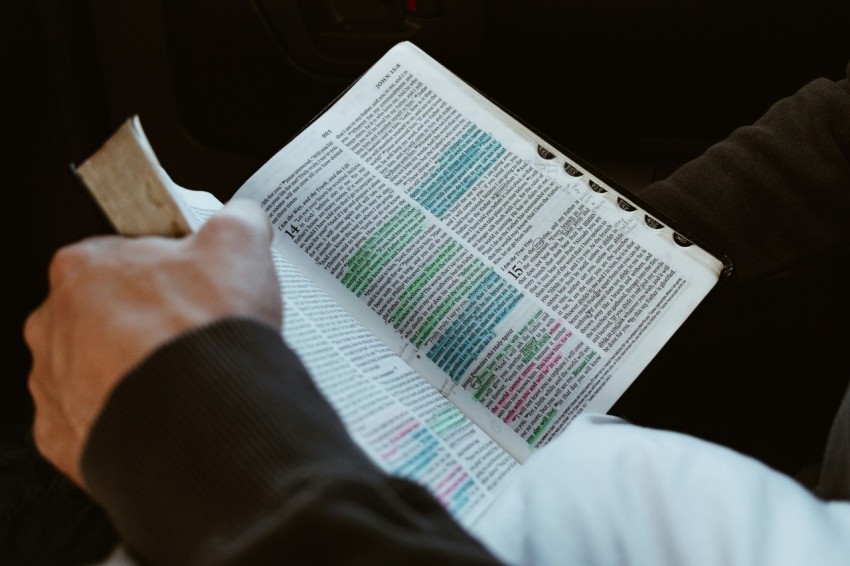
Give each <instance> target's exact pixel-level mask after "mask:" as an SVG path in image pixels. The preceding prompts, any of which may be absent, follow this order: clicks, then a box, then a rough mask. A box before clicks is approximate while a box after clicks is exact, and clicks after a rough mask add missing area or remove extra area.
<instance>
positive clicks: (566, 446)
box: [473, 415, 850, 566]
mask: <svg viewBox="0 0 850 566" xmlns="http://www.w3.org/2000/svg"><path fill="white" fill-rule="evenodd" d="M473 531H474V532H475V534H476V535H477V536H478V537H479V538H480V539H481V540H482V541H483V542H484V543H485V544H486V545H487V546H488V547H490V548H491V549H492V551H493V552H494V553H496V554H497V555H498V556H500V557H501V558H502V559H503V560H505V561H506V562H508V563H511V564H581V565H594V564H600V565H602V564H605V565H610V564H616V565H618V566H619V565H633V564H646V565H651V566H660V565H666V564H674V565H676V566H683V565H695V564H711V565H723V566H735V565H744V564H746V565H748V566H751V565H753V564H765V565H770V566H780V565H794V566H799V565H801V564H803V565H818V566H826V565H832V564H841V565H842V566H846V565H847V564H850V503H846V502H826V501H822V500H820V499H818V498H816V497H814V496H813V495H812V494H811V493H810V492H809V491H807V490H806V489H804V488H803V487H802V486H800V485H799V484H798V483H796V482H795V481H794V480H792V479H790V478H789V477H787V476H785V475H783V474H780V473H778V472H776V471H774V470H772V469H770V468H768V467H766V466H765V465H763V464H761V463H760V462H758V461H756V460H754V459H752V458H749V457H746V456H743V455H741V454H739V453H736V452H733V451H731V450H729V449H726V448H723V447H721V446H717V445H714V444H710V443H708V442H704V441H701V440H698V439H695V438H693V437H690V436H686V435H682V434H677V433H672V432H667V431H660V430H653V429H646V428H641V427H637V426H634V425H631V424H628V423H626V422H625V421H622V420H620V419H617V418H615V417H610V416H605V415H583V416H581V417H579V418H577V419H576V420H575V421H574V422H573V423H572V424H570V426H569V427H567V430H566V431H565V432H564V433H563V434H562V435H561V436H560V437H559V438H558V439H557V440H555V441H554V442H552V443H551V444H549V445H547V446H546V447H545V448H543V449H541V450H540V451H539V452H537V453H536V454H534V455H533V456H532V457H531V458H530V459H529V460H528V462H527V463H526V465H525V466H523V469H522V470H521V471H520V473H519V474H518V475H517V478H516V481H514V482H513V483H511V484H510V485H509V486H508V487H507V489H506V491H505V492H503V493H502V494H501V495H500V496H499V498H498V499H497V501H496V503H495V504H494V505H493V506H492V507H491V508H490V509H489V510H488V511H487V514H486V516H485V517H483V518H482V520H481V521H479V522H478V523H477V524H476V526H475V528H474V529H473Z"/></svg>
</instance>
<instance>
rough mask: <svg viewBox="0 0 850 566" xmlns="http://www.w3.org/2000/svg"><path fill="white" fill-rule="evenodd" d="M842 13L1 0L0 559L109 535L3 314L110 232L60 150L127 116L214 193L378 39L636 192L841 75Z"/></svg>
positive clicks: (479, 3)
mask: <svg viewBox="0 0 850 566" xmlns="http://www.w3.org/2000/svg"><path fill="white" fill-rule="evenodd" d="M848 21H850V4H848V3H847V2H839V1H832V0H815V1H809V0H807V1H803V0H787V1H783V2H767V1H760V2H744V3H742V2H732V1H714V2H709V1H705V0H703V1H699V0H660V1H654V2H642V3H641V2H627V1H623V0H609V1H606V2H586V1H585V2H579V1H577V0H566V1H543V0H537V1H522V0H464V1H463V2H461V1H454V0H221V1H219V2H203V1H200V0H169V1H164V0H143V1H138V2H114V1H112V0H61V1H60V0H40V1H38V2H17V3H14V5H13V6H12V7H10V8H9V9H8V10H7V13H6V16H5V17H4V26H5V28H6V29H5V30H4V36H5V37H6V41H7V42H9V44H8V45H7V47H6V49H4V51H5V52H6V58H7V61H6V77H7V79H6V83H5V84H6V88H5V90H6V92H7V96H9V97H10V98H9V101H8V102H7V104H6V108H5V113H4V114H5V117H6V120H5V122H6V124H7V125H6V128H5V130H6V131H7V132H9V135H7V143H6V145H5V151H4V153H5V159H6V160H7V162H6V169H7V170H11V171H12V172H13V174H12V176H11V179H10V178H9V177H8V176H7V177H6V179H7V186H6V187H5V192H6V194H8V195H12V199H13V200H12V205H11V206H8V205H7V206H6V207H4V208H5V209H6V211H7V212H6V220H7V221H6V223H5V224H6V226H7V228H6V233H7V238H9V239H8V242H9V243H11V244H12V246H10V247H12V248H15V252H14V253H12V255H11V257H13V258H16V257H17V258H19V259H18V260H17V261H13V262H10V265H9V267H8V268H7V271H6V273H7V275H8V276H9V277H10V279H12V280H14V283H13V284H12V287H13V289H14V291H13V293H14V295H10V296H9V300H7V303H8V304H10V307H9V308H8V310H7V312H9V311H11V317H10V318H7V320H8V321H10V323H9V328H8V335H9V336H11V344H12V346H11V347H7V352H8V353H10V355H11V358H12V364H11V366H10V369H8V370H7V371H5V372H4V378H3V380H2V383H0V401H2V411H0V417H2V423H0V443H2V444H0V482H1V484H2V495H0V498H2V499H0V506H2V507H0V509H2V521H3V522H4V524H3V528H2V529H0V563H3V564H35V563H61V564H76V563H91V562H92V561H96V560H99V559H101V558H103V556H104V555H105V553H106V552H108V550H109V548H111V546H112V545H113V544H114V542H115V535H114V533H113V532H112V529H111V526H110V525H109V522H108V520H107V519H106V518H105V516H104V515H103V514H102V512H101V511H100V510H99V509H98V508H97V507H96V506H95V505H93V504H92V503H91V502H89V501H88V500H87V498H86V496H85V495H84V494H83V493H82V492H81V491H80V490H79V489H78V488H77V487H76V486H74V485H72V484H71V483H70V482H68V481H67V480H64V479H63V478H62V477H60V476H58V474H57V473H56V472H55V471H54V470H53V469H52V468H51V467H50V466H49V465H48V464H46V463H45V462H44V461H43V460H41V459H40V458H39V457H38V455H37V453H36V452H35V449H34V447H33V444H32V440H31V437H30V435H29V429H30V426H31V423H32V413H33V408H32V404H31V402H30V400H29V394H28V392H27V388H26V377H27V374H28V371H29V366H30V359H29V353H28V350H27V348H26V346H25V344H24V342H23V339H22V337H21V327H22V325H23V321H24V319H25V318H26V316H27V314H28V313H29V312H30V311H31V310H32V309H33V308H35V307H36V306H37V305H38V304H39V302H40V301H41V300H42V299H43V298H44V296H45V293H46V290H47V283H46V266H47V264H48V262H49V260H50V257H51V256H52V254H53V252H54V251H55V250H56V249H57V248H58V247H59V246H61V245H62V244H66V243H69V242H72V241H75V240H78V239H80V238H82V237H85V236H89V235H94V234H99V233H108V232H110V226H109V224H108V222H107V221H106V220H105V218H104V217H103V216H102V215H101V213H100V211H99V209H98V207H97V206H96V205H95V203H94V202H93V201H92V200H91V199H90V197H89V196H88V195H87V194H86V192H85V191H84V190H83V189H82V187H81V186H80V185H79V182H78V181H77V180H76V179H75V178H74V176H73V175H72V174H71V172H70V167H69V166H70V165H71V164H73V163H79V162H80V161H82V160H83V159H85V158H86V157H88V156H89V155H90V154H91V153H92V152H93V151H94V150H96V149H97V148H98V147H99V145H100V144H101V143H102V142H103V141H104V140H106V138H107V137H108V136H109V135H110V134H111V133H112V132H113V131H114V130H115V129H116V128H117V127H118V125H119V124H121V123H122V122H123V121H124V120H125V119H127V118H128V117H130V116H132V115H134V114H138V115H139V116H140V118H141V121H142V124H143V125H144V129H145V132H146V133H147V135H148V137H149V139H150V140H151V143H152V146H153V147H154V149H155V151H156V154H157V156H158V157H159V159H160V161H161V162H162V164H163V166H164V168H165V169H166V171H168V173H169V174H170V175H171V176H172V177H173V179H174V180H175V181H176V182H177V183H178V184H180V185H182V186H185V187H188V188H195V189H203V190H207V191H209V192H211V193H213V194H215V195H216V196H217V197H219V199H221V200H222V201H225V200H227V198H228V197H229V196H230V195H231V194H232V193H233V192H234V191H235V190H236V189H237V188H238V187H239V186H240V185H241V183H242V182H244V181H245V180H246V179H247V178H248V176H249V175H250V174H251V173H252V172H253V171H254V170H256V169H257V168H258V167H259V166H260V165H261V164H262V163H264V162H265V161H266V160H267V159H268V158H270V157H271V156H272V155H273V154H274V153H275V152H276V151H277V150H278V149H279V148H281V147H282V146H283V145H285V144H286V143H287V142H288V141H289V140H290V139H291V138H292V137H293V136H294V135H296V134H297V133H298V131H299V130H300V129H301V128H302V127H303V126H304V125H305V124H307V123H308V122H309V121H310V120H311V119H312V118H313V117H315V116H316V115H317V114H318V113H319V112H321V111H322V109H323V108H324V107H325V106H326V105H328V104H329V103H330V102H332V101H333V100H334V98H335V97H336V96H337V95H339V94H340V93H341V92H342V91H343V90H344V89H345V88H346V86H348V85H349V84H350V83H351V82H352V81H353V80H354V79H355V78H357V77H358V76H359V75H360V74H361V73H363V72H364V71H365V70H366V69H367V68H368V67H369V66H370V64H371V63H372V62H374V61H375V60H376V59H377V58H378V57H379V56H380V55H381V54H383V53H384V52H385V51H386V50H387V49H388V48H389V47H390V46H392V45H393V44H395V43H397V42H399V41H411V42H414V43H415V44H417V45H418V46H419V47H421V48H423V49H424V50H425V51H426V52H427V53H429V54H430V55H431V56H433V57H434V58H436V59H437V60H438V61H440V62H441V63H443V64H444V65H445V66H447V67H448V68H449V69H451V70H452V71H454V72H455V73H456V74H457V75H459V76H460V77H461V78H462V79H464V80H466V81H467V82H468V83H470V84H471V85H472V86H474V87H475V88H477V89H478V90H480V91H481V92H482V93H484V94H485V95H486V96H488V97H489V98H490V99H492V100H493V101H494V102H496V103H497V104H499V105H500V106H502V107H503V108H504V109H506V110H507V111H509V112H510V113H511V114H513V115H515V116H517V117H518V118H519V119H521V120H522V121H524V122H525V123H527V124H529V125H530V126H532V127H533V128H535V129H536V130H538V131H539V132H541V133H542V134H543V135H544V136H546V137H547V138H548V139H551V140H552V141H553V142H554V143H556V144H558V145H559V146H560V147H563V148H565V149H567V150H568V151H570V152H571V153H573V154H575V155H576V156H578V157H579V158H581V159H582V160H584V161H585V162H587V163H588V164H590V165H591V166H593V167H595V168H596V169H597V170H599V171H600V172H602V173H603V174H605V175H606V176H607V177H608V178H610V179H611V180H612V181H614V182H616V183H618V184H620V185H621V186H623V187H624V188H625V189H627V190H629V191H633V192H635V193H636V194H639V193H640V191H641V190H642V189H643V188H644V187H646V186H647V185H649V184H650V183H651V182H653V181H655V180H658V179H662V178H664V177H665V176H666V175H668V174H669V173H671V172H672V171H674V170H675V169H676V168H677V167H678V166H680V165H681V164H683V163H685V162H687V161H688V160H690V159H692V158H694V157H696V156H698V155H699V154H700V153H702V152H703V151H704V150H705V149H706V148H708V147H709V146H710V145H711V144H712V143H715V142H717V141H719V140H721V139H723V138H725V137H726V136H727V135H728V134H729V133H730V132H731V131H732V130H733V129H734V128H736V127H738V126H742V125H745V124H750V123H752V122H753V121H755V120H756V119H757V118H758V117H759V116H760V115H761V114H762V113H763V112H764V111H765V110H766V109H767V108H768V107H769V106H770V105H771V104H772V103H773V102H775V101H776V100H778V99H780V98H782V97H784V96H787V95H790V94H792V93H793V92H794V91H795V90H797V89H798V88H800V87H801V86H803V85H804V84H806V83H807V82H809V81H811V80H813V79H815V78H818V77H827V78H830V79H833V80H840V79H841V78H842V77H844V76H845V67H846V65H847V62H848V60H850V34H847V33H846V28H847V26H846V24H847V22H848ZM13 227H14V228H13ZM18 243H23V249H22V250H21V251H20V252H18V251H17V247H18V245H17V244H18ZM8 316H10V315H7V317H8Z"/></svg>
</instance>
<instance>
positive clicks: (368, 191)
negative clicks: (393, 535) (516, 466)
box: [235, 43, 722, 462]
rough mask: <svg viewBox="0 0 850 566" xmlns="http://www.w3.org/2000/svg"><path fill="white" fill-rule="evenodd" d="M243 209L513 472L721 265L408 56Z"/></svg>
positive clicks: (622, 382)
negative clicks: (491, 442) (493, 444)
mask: <svg viewBox="0 0 850 566" xmlns="http://www.w3.org/2000/svg"><path fill="white" fill-rule="evenodd" d="M553 157H555V159H554V160H553ZM235 196H236V197H242V198H251V199H253V200H255V201H257V202H259V203H260V204H261V205H262V206H263V207H264V209H265V210H266V211H267V213H268V215H269V218H270V219H271V221H272V224H273V225H274V228H275V246H276V247H277V249H278V250H279V251H280V252H281V253H282V254H284V255H285V256H286V257H287V259H288V260H290V261H292V263H293V264H294V265H295V266H296V267H297V268H298V270H299V271H301V272H302V273H304V274H305V275H307V276H308V277H309V278H310V279H311V280H312V281H314V282H315V283H316V284H317V285H318V286H320V287H321V288H322V289H323V290H324V291H325V292H326V293H327V294H328V295H329V296H330V297H332V298H333V299H334V300H335V301H337V302H338V303H339V304H340V305H342V306H343V307H344V308H345V309H346V310H347V311H348V312H349V313H351V314H352V316H353V317H354V318H355V319H356V320H358V321H359V322H360V323H361V324H363V325H364V326H365V327H366V328H368V329H369V331H370V332H372V333H374V334H375V335H376V336H378V337H379V338H380V339H381V340H382V341H383V342H384V343H385V344H386V345H387V347H388V348H389V349H390V350H392V351H393V352H395V354H397V355H398V356H399V357H400V358H401V359H403V360H404V361H405V362H406V363H407V364H409V366H410V367H411V368H412V369H413V370H415V372H416V373H418V374H419V375H421V376H423V377H424V378H425V379H427V380H428V382H430V384H431V385H432V386H433V387H434V388H435V389H436V390H438V391H439V392H440V393H442V394H443V395H444V396H445V397H446V398H448V399H450V400H451V401H452V402H453V403H454V404H455V405H457V406H458V407H460V408H461V409H462V410H463V412H464V413H466V414H467V415H468V416H469V417H470V418H471V419H472V420H473V421H475V422H476V423H477V424H478V425H479V426H480V427H481V428H482V429H483V430H485V431H486V432H487V433H488V434H489V435H490V436H492V437H493V438H494V439H496V440H497V441H498V442H499V443H500V444H501V445H502V446H503V447H505V449H506V450H508V451H509V452H510V453H511V454H512V455H513V456H514V457H515V458H516V459H517V460H519V461H520V462H521V461H523V460H524V459H525V458H527V457H528V456H529V455H530V454H531V453H533V451H534V450H535V449H537V448H539V447H541V446H543V445H545V444H546V443H547V442H548V441H549V440H550V439H552V438H554V437H555V435H557V434H558V433H559V432H560V431H561V430H563V428H564V427H565V426H567V425H568V423H569V422H570V421H571V420H572V419H573V418H574V417H575V416H576V415H577V414H578V413H579V412H581V411H585V410H590V411H596V412H605V411H607V410H608V409H609V408H610V407H611V405H613V403H614V402H615V401H616V400H617V398H619V396H620V395H622V393H623V392H624V391H625V389H626V388H627V387H628V386H629V384H631V382H632V381H633V380H634V379H635V378H636V376H637V375H638V374H639V373H640V371H641V370H642V369H643V368H644V367H645V366H646V365H647V364H648V363H649V361H650V360H651V359H652V357H653V356H654V355H655V354H656V353H657V352H658V350H659V349H660V348H661V347H662V346H663V344H664V343H665V342H666V341H667V339H668V338H669V337H670V336H671V335H672V334H673V332H674V331H675V330H676V329H677V328H678V327H679V326H680V325H681V323H682V322H683V321H684V320H685V318H687V316H688V315H689V314H690V313H691V312H692V311H693V309H694V308H695V307H696V306H697V305H698V304H699V302H700V301H701V300H702V299H703V298H704V296H705V295H706V294H707V293H708V292H709V291H710V289H711V288H712V287H713V286H714V285H715V283H716V282H717V280H718V277H719V274H720V272H721V270H722V264H721V262H720V261H718V260H716V258H713V257H712V256H710V254H707V253H705V252H704V251H703V250H701V249H700V248H699V247H697V246H694V245H691V244H690V243H689V242H687V241H684V240H682V239H681V238H678V234H675V233H674V232H672V230H670V228H668V227H666V226H663V225H662V224H660V223H658V222H650V220H652V219H650V218H649V217H647V216H646V215H645V214H644V213H643V211H641V210H640V209H638V208H636V207H635V206H634V205H633V204H632V203H629V202H628V201H627V200H624V199H622V198H620V197H618V196H617V195H616V193H615V192H614V191H612V190H610V187H606V186H605V185H604V183H603V182H602V181H601V180H599V179H595V178H594V177H593V176H592V175H590V174H588V173H585V172H582V171H580V170H578V169H576V168H575V167H573V166H572V164H571V163H570V162H569V160H566V158H565V156H562V155H560V156H559V155H556V154H554V153H552V152H549V151H544V150H541V148H540V145H539V143H538V140H537V138H536V137H535V136H534V135H533V134H532V133H531V132H530V131H528V130H527V129H526V128H524V127H523V126H522V125H521V124H519V123H518V122H516V121H514V120H513V119H512V118H510V117H509V116H508V115H507V114H505V113H504V112H502V111H500V110H499V109H498V108H497V107H495V105H493V104H491V103H489V102H488V101H487V100H486V99H484V98H483V97H482V96H481V95H480V94H478V93H477V92H476V91H474V90H473V89H472V88H470V87H469V86H468V85H466V84H465V83H464V82H463V81H461V80H460V79H458V78H457V77H455V76H454V75H452V74H451V73H450V72H448V71H447V70H446V69H444V68H443V67H442V66H441V65H439V64H438V63H437V62H435V61H434V60H433V59H431V58H430V57H429V56H427V55H426V54H425V53H423V52H422V51H421V50H419V49H418V48H417V47H415V46H413V45H412V44H410V43H402V44H399V45H398V46H396V47H394V48H393V49H392V50H390V51H389V52H388V53H387V55H386V56H384V57H383V58H382V59H381V60H380V61H379V62H378V63H377V64H376V65H374V66H373V67H372V68H371V69H370V70H369V71H367V72H366V73H365V74H364V75H363V76H362V77H361V78H360V79H359V80H358V81H357V82H356V83H355V84H354V85H352V87H351V88H350V89H349V90H348V91H347V92H346V93H345V94H344V95H343V96H341V97H340V98H339V99H338V100H337V101H336V102H335V103H334V104H333V105H332V106H331V107H330V108H328V109H327V110H326V111H325V112H324V113H323V114H322V115H320V116H319V117H317V118H316V119H315V120H314V121H313V122H312V123H311V124H310V125H309V126H308V127H307V128H306V129H305V130H304V131H303V132H302V133H301V134H299V135H298V136H297V137H296V138H295V139H294V140H293V141H292V142H291V143H289V144H287V145H286V146H285V147H284V148H283V149H282V150H280V152H278V153H277V154H276V155H275V156H274V157H272V159H270V160H269V161H268V162H267V163H266V164H265V165H264V166H263V167H261V168H260V170H259V171H257V173H255V174H254V175H253V176H252V177H251V178H250V179H249V180H248V181H247V182H246V183H245V184H244V185H243V186H242V187H241V188H240V189H239V191H237V193H236V195H235ZM677 240H678V241H677Z"/></svg>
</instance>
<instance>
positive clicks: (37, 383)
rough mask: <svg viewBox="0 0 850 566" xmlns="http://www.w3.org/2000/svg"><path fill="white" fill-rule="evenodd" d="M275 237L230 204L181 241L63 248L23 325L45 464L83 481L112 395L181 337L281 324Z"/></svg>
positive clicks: (117, 241)
mask: <svg viewBox="0 0 850 566" xmlns="http://www.w3.org/2000/svg"><path fill="white" fill-rule="evenodd" d="M271 236H272V231H271V227H270V225H269V222H268V219H267V218H266V216H265V213H264V212H263V211H262V210H261V209H260V208H259V207H258V206H257V205H256V204H254V203H250V202H248V201H233V202H231V203H229V204H228V205H227V206H225V207H224V209H222V211H221V212H220V213H219V214H217V215H216V216H214V217H212V218H211V219H210V220H209V221H207V223H206V224H205V225H204V226H203V227H202V228H201V229H200V230H199V231H198V232H197V233H196V234H192V235H190V236H187V237H185V238H182V239H171V238H161V237H143V238H132V239H131V238H124V237H120V236H101V237H94V238H90V239H87V240H83V241H82V242H79V243H76V244H73V245H70V246H67V247H65V248H62V249H61V250H59V251H58V252H57V253H56V255H55V256H54V258H53V260H52V262H51V264H50V267H49V271H48V278H49V284H50V290H49V293H48V296H47V299H46V300H45V301H44V303H42V305H41V306H39V307H38V308H37V309H36V310H35V311H33V312H32V313H31V314H30V316H29V317H28V318H27V320H26V322H25V325H24V338H25V340H26V342H27V344H28V346H29V348H30V351H31V353H32V359H33V363H32V369H31V371H30V376H29V389H30V393H31V395H32V398H33V401H34V403H35V422H34V425H33V437H34V440H35V443H36V446H37V447H38V449H39V451H40V452H41V453H42V454H43V455H44V456H45V458H47V459H48V460H49V461H50V462H52V463H53V464H54V465H55V466H56V467H57V468H58V469H59V470H61V471H62V472H64V473H65V474H66V475H68V476H69V477H70V478H71V479H72V480H74V481H75V482H76V483H77V484H79V485H80V486H83V480H82V476H81V473H80V458H81V456H82V451H83V447H84V446H85V442H86V439H87V437H88V433H89V431H90V430H91V428H92V426H93V425H94V422H95V420H96V418H97V416H98V415H99V414H100V412H101V410H102V408H103V407H104V405H105V404H106V401H107V400H108V398H109V395H110V393H111V391H112V389H113V388H114V387H115V386H116V385H117V384H118V382H119V381H120V380H121V379H122V378H123V377H124V376H125V375H126V374H127V372H128V371H129V370H131V369H132V368H133V367H134V366H135V365H137V364H138V363H139V362H141V361H142V360H143V359H144V358H145V357H147V356H148V355H149V354H151V353H152V352H153V351H154V350H155V349H157V348H158V347H159V346H162V345H164V344H165V343H167V342H169V341H170V340H172V339H174V338H176V337H177V336H178V335H180V334H182V333H184V332H186V331H188V330H191V329H193V328H196V327H199V326H203V325H206V324H209V323H212V322H214V321H216V320H218V319H221V318H225V317H231V316H238V317H250V318H254V319H257V320H260V321H262V322H264V323H266V324H269V325H271V326H273V327H275V328H278V329H279V328H280V325H281V316H282V306H281V301H280V291H279V287H278V280H277V276H276V274H275V270H274V265H273V263H272V259H271V252H270V248H269V244H270V242H271Z"/></svg>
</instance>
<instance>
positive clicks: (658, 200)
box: [641, 79, 850, 282]
mask: <svg viewBox="0 0 850 566" xmlns="http://www.w3.org/2000/svg"><path fill="white" fill-rule="evenodd" d="M641 196H642V198H644V199H645V200H646V201H647V202H649V203H650V204H651V205H653V206H654V207H655V208H657V209H659V210H660V211H661V212H663V213H665V214H666V215H668V216H670V217H671V218H673V219H674V220H676V221H678V222H680V223H681V224H682V225H684V226H686V227H687V228H688V230H689V231H691V232H692V233H693V234H694V235H696V236H698V237H700V238H701V239H703V240H705V241H706V242H708V243H710V244H713V245H714V246H715V247H716V248H718V249H719V250H720V251H721V252H723V253H726V254H729V255H730V256H731V259H732V261H733V262H734V264H735V270H734V272H733V280H734V281H740V282H745V281H749V280H752V279H754V278H758V277H764V276H768V275H771V274H774V273H776V272H777V271H780V270H782V269H785V268H787V267H788V266H789V265H793V264H795V263H798V262H800V261H804V260H806V259H808V258H811V257H812V256H813V255H815V254H819V253H825V252H828V251H829V250H830V249H831V248H833V247H834V246H836V245H840V244H842V243H846V242H847V240H848V237H850V224H848V223H847V219H846V210H847V207H848V206H850V86H848V81H847V80H844V81H840V82H832V81H829V80H827V79H819V80H817V81H813V82H812V83H810V84H808V85H806V86H804V87H803V88H801V89H800V90H799V91H798V92H797V93H795V94H794V95H793V96H789V97H788V98H785V99H783V100H780V101H778V102H777V103H776V104H774V105H773V106H772V107H771V108H770V109H769V110H768V111H767V112H766V113H765V115H764V116H763V117H762V118H761V119H759V121H758V122H756V123H755V124H754V125H751V126H745V127H742V128H739V129H738V130H736V131H735V132H733V133H732V134H731V135H730V136H729V138H728V139H726V140H724V141H722V142H720V143H718V144H715V145H714V146H712V147H711V149H709V150H708V151H707V152H706V153H705V154H704V155H702V156H700V157H699V158H698V159H695V160H693V161H691V162H690V163H688V164H686V165H685V166H683V167H682V168H680V169H679V170H678V171H676V172H675V173H674V174H673V175H671V176H670V177H669V178H668V179H666V180H664V181H661V182H657V183H654V184H652V185H650V186H649V187H647V189H646V190H645V191H644V192H642V193H641Z"/></svg>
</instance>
